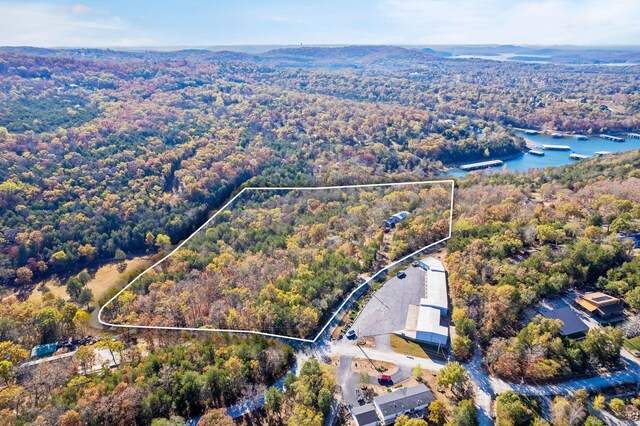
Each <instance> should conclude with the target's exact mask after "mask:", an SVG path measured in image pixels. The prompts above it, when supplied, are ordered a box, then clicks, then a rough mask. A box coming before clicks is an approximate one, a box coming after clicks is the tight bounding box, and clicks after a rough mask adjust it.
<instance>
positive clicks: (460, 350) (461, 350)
mask: <svg viewBox="0 0 640 426" xmlns="http://www.w3.org/2000/svg"><path fill="white" fill-rule="evenodd" d="M451 351H452V352H453V355H454V356H455V357H456V358H458V359H460V360H463V361H467V360H468V359H469V358H471V354H472V351H473V342H472V341H471V339H470V338H469V337H467V336H460V335H458V336H456V337H454V338H453V340H452V342H451Z"/></svg>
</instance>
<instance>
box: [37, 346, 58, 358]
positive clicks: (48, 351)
mask: <svg viewBox="0 0 640 426" xmlns="http://www.w3.org/2000/svg"><path fill="white" fill-rule="evenodd" d="M57 348H58V345H56V344H55V343H49V344H47V345H39V346H35V347H34V348H33V349H31V357H32V358H39V357H43V356H48V355H52V354H54V353H55V352H56V349H57Z"/></svg>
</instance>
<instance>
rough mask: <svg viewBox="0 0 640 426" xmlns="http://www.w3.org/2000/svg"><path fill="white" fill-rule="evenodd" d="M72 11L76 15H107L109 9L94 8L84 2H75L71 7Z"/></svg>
mask: <svg viewBox="0 0 640 426" xmlns="http://www.w3.org/2000/svg"><path fill="white" fill-rule="evenodd" d="M71 13H73V14H74V15H88V14H93V15H107V14H108V13H109V11H108V10H104V9H94V8H93V7H89V6H87V5H84V4H75V5H73V6H72V7H71Z"/></svg>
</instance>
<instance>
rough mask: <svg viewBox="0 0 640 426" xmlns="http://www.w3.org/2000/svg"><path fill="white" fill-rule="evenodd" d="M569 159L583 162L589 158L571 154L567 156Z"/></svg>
mask: <svg viewBox="0 0 640 426" xmlns="http://www.w3.org/2000/svg"><path fill="white" fill-rule="evenodd" d="M569 158H571V159H572V160H585V159H587V158H589V156H588V155H584V154H576V153H575V152H574V153H573V154H571V155H569Z"/></svg>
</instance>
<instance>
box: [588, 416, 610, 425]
mask: <svg viewBox="0 0 640 426" xmlns="http://www.w3.org/2000/svg"><path fill="white" fill-rule="evenodd" d="M584 426H606V423H605V422H603V421H602V420H600V419H599V418H597V417H596V416H589V417H587V419H586V420H585V421H584Z"/></svg>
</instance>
